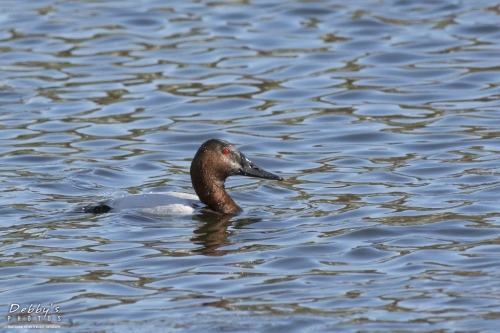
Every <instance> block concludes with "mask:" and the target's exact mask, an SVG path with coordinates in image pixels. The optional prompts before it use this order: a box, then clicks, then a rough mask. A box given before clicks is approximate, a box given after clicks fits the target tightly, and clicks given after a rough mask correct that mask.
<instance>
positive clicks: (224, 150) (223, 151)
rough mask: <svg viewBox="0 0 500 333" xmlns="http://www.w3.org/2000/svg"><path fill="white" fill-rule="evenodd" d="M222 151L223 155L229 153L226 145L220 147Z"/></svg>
mask: <svg viewBox="0 0 500 333" xmlns="http://www.w3.org/2000/svg"><path fill="white" fill-rule="evenodd" d="M222 153H223V154H224V155H227V154H229V148H227V147H224V148H222Z"/></svg>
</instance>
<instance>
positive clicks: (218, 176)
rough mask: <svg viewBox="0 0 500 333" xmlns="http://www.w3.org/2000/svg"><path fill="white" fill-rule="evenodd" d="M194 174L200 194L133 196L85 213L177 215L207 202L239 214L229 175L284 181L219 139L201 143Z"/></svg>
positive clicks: (167, 193)
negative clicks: (229, 187) (134, 211)
mask: <svg viewBox="0 0 500 333" xmlns="http://www.w3.org/2000/svg"><path fill="white" fill-rule="evenodd" d="M190 174H191V182H192V184H193V188H194V190H195V192H196V194H197V196H195V195H193V194H188V193H181V192H164V193H149V194H140V195H131V196H125V197H121V198H116V199H113V200H110V201H108V202H105V203H101V204H99V205H91V206H87V207H84V212H87V213H94V214H98V213H106V212H109V211H117V210H123V209H140V210H141V211H144V212H146V213H150V214H157V215H177V214H192V213H193V212H194V211H195V210H196V209H197V208H201V207H203V204H205V205H206V206H207V207H208V208H209V209H211V210H213V211H215V212H218V213H222V214H237V213H239V212H241V211H242V209H241V208H240V206H238V204H237V203H236V202H235V201H234V200H233V198H231V196H230V195H229V194H228V193H227V192H226V190H225V188H224V183H225V181H226V178H227V177H229V176H233V175H242V176H249V177H258V178H265V179H274V180H283V178H281V177H279V176H277V175H275V174H272V173H270V172H267V171H265V170H263V169H261V168H260V167H258V166H257V165H255V164H254V163H253V162H252V161H250V160H249V159H248V158H247V157H246V156H245V155H243V153H241V152H240V151H239V150H238V149H236V148H235V147H234V146H233V145H231V144H230V143H229V142H227V141H223V140H218V139H211V140H208V141H206V142H205V143H203V144H202V145H201V147H200V148H199V149H198V151H197V153H196V155H195V156H194V158H193V161H192V163H191V169H190ZM200 201H201V202H200Z"/></svg>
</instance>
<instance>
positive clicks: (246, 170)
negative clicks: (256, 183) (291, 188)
mask: <svg viewBox="0 0 500 333" xmlns="http://www.w3.org/2000/svg"><path fill="white" fill-rule="evenodd" d="M238 175H241V176H248V177H257V178H264V179H271V180H283V178H281V177H280V176H278V175H275V174H274V173H270V172H267V171H266V170H264V169H262V168H260V167H259V166H257V165H256V164H255V163H253V162H252V161H250V160H249V159H248V158H247V157H246V156H245V155H243V154H241V168H240V170H239V172H238Z"/></svg>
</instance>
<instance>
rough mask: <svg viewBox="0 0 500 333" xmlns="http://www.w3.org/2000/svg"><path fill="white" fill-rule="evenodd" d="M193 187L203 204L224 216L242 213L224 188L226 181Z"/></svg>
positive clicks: (196, 183) (205, 182)
mask: <svg viewBox="0 0 500 333" xmlns="http://www.w3.org/2000/svg"><path fill="white" fill-rule="evenodd" d="M195 181H196V179H193V187H194V190H195V191H196V194H197V195H198V197H199V198H200V200H201V202H203V203H204V204H205V205H207V206H208V207H210V208H211V209H213V210H215V211H216V212H219V213H222V214H236V213H239V212H241V211H243V210H242V209H241V207H240V206H238V204H237V203H236V202H235V201H234V200H233V198H231V197H230V196H229V194H228V193H227V192H226V189H225V188H224V181H203V180H201V179H200V180H199V182H195Z"/></svg>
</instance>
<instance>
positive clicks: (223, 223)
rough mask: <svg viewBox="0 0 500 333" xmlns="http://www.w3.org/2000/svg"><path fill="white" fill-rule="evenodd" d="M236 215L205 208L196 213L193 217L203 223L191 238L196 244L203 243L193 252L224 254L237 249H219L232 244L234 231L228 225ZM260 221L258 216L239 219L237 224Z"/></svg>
mask: <svg viewBox="0 0 500 333" xmlns="http://www.w3.org/2000/svg"><path fill="white" fill-rule="evenodd" d="M234 217H235V215H234V214H220V213H216V212H213V211H209V210H205V209H204V210H202V212H201V213H200V214H197V215H194V216H193V219H194V220H198V221H200V222H201V223H202V224H201V226H200V227H199V228H196V229H195V230H194V232H193V233H194V234H195V236H193V237H192V238H191V241H192V242H193V243H194V244H196V245H201V247H200V248H198V249H196V250H194V251H193V252H195V253H199V254H203V255H207V256H223V255H225V254H228V253H232V252H235V251H237V249H236V250H218V249H219V248H220V247H223V246H226V245H229V244H231V241H230V240H229V239H228V237H230V236H231V235H233V234H234V231H232V230H229V231H228V230H227V227H228V226H229V224H230V223H231V222H230V220H231V219H232V218H234ZM259 221H260V219H257V218H251V219H244V220H238V221H237V222H236V225H237V226H242V225H248V224H252V223H255V222H259Z"/></svg>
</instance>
